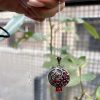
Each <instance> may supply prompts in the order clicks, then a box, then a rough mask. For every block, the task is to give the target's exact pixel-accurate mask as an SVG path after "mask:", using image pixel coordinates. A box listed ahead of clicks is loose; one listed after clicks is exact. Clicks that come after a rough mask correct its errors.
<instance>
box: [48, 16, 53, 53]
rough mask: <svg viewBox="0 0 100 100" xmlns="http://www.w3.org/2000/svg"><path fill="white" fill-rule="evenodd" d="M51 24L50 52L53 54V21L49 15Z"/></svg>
mask: <svg viewBox="0 0 100 100" xmlns="http://www.w3.org/2000/svg"><path fill="white" fill-rule="evenodd" d="M49 26H50V54H52V51H53V50H52V42H53V36H52V35H53V27H52V23H51V18H50V17H49Z"/></svg>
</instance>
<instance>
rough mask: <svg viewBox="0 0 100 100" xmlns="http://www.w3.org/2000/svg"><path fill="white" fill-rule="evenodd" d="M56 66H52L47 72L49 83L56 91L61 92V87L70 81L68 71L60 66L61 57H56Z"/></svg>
mask: <svg viewBox="0 0 100 100" xmlns="http://www.w3.org/2000/svg"><path fill="white" fill-rule="evenodd" d="M57 61H58V66H57V67H55V68H52V69H51V71H50V72H49V74H48V80H49V83H50V84H51V85H52V86H54V87H55V88H56V92H61V91H62V88H63V87H64V86H66V85H67V84H68V83H69V81H70V76H69V73H68V72H67V71H66V70H64V69H63V68H62V66H60V61H61V57H57Z"/></svg>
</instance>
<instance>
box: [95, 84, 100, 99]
mask: <svg viewBox="0 0 100 100" xmlns="http://www.w3.org/2000/svg"><path fill="white" fill-rule="evenodd" d="M96 100H100V86H99V87H98V88H97V90H96Z"/></svg>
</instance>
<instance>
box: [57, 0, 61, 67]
mask: <svg viewBox="0 0 100 100" xmlns="http://www.w3.org/2000/svg"><path fill="white" fill-rule="evenodd" d="M60 17H61V5H60V0H59V5H58V32H59V34H60V32H61V30H60V28H61V27H60ZM57 48H58V51H57V62H58V65H59V66H60V62H61V55H60V52H59V47H58V44H57Z"/></svg>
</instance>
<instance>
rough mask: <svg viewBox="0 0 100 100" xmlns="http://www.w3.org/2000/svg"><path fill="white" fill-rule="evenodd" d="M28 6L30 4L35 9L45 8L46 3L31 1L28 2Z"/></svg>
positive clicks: (36, 0)
mask: <svg viewBox="0 0 100 100" xmlns="http://www.w3.org/2000/svg"><path fill="white" fill-rule="evenodd" d="M27 4H28V5H29V6H33V7H44V6H45V4H44V3H42V2H39V1H38V0H29V1H28V2H27Z"/></svg>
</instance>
